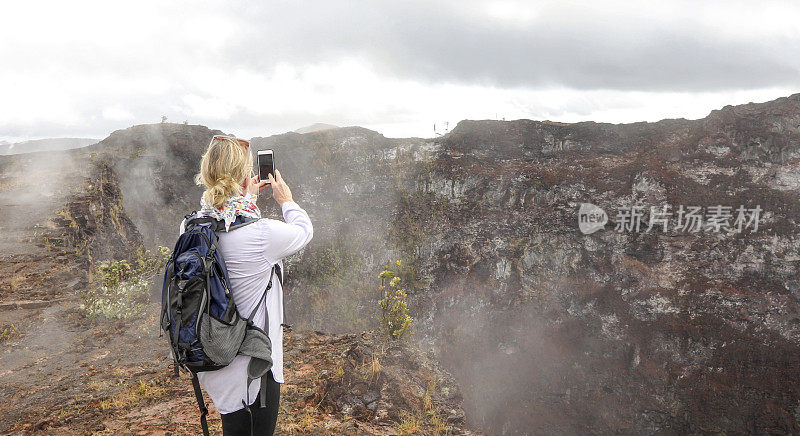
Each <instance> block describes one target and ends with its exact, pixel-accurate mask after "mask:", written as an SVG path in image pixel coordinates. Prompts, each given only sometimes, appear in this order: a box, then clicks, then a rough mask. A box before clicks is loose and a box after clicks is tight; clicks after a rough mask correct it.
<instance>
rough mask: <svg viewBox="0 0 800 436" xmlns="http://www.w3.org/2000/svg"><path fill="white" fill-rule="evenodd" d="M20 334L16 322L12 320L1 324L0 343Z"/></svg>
mask: <svg viewBox="0 0 800 436" xmlns="http://www.w3.org/2000/svg"><path fill="white" fill-rule="evenodd" d="M19 336H20V335H19V330H17V326H15V325H14V324H12V323H10V322H4V323H2V324H0V344H4V343H6V342H9V341H11V340H13V339H16V338H18V337H19Z"/></svg>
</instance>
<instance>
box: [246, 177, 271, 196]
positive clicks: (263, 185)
mask: <svg viewBox="0 0 800 436" xmlns="http://www.w3.org/2000/svg"><path fill="white" fill-rule="evenodd" d="M265 189H267V181H266V180H265V181H263V182H259V181H258V176H255V177H252V178H251V177H245V178H244V194H250V195H253V196H256V195H258V193H259V192H261V191H263V190H265Z"/></svg>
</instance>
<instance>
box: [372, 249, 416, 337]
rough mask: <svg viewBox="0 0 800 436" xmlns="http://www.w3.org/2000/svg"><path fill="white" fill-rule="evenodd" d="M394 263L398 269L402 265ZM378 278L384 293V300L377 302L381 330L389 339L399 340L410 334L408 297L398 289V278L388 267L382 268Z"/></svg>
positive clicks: (403, 290)
mask: <svg viewBox="0 0 800 436" xmlns="http://www.w3.org/2000/svg"><path fill="white" fill-rule="evenodd" d="M395 263H396V264H397V266H398V267H399V266H401V265H402V261H400V260H398V261H397V262H395ZM378 277H379V278H380V279H381V290H383V291H385V296H384V298H383V299H381V300H380V301H378V305H379V306H380V309H381V315H380V324H381V328H382V330H383V331H384V332H386V334H387V335H388V336H389V337H390V338H392V339H400V338H401V337H403V335H405V334H406V333H410V332H411V325H412V324H414V318H412V317H411V316H409V315H408V304H407V303H406V298H407V297H408V295H407V294H406V290H405V289H401V288H400V287H399V285H400V281H401V280H400V277H397V276H396V275H395V273H394V271H391V270H390V269H389V268H388V267H384V269H383V271H382V272H381V273H380V274H379V275H378ZM387 281H388V286H387Z"/></svg>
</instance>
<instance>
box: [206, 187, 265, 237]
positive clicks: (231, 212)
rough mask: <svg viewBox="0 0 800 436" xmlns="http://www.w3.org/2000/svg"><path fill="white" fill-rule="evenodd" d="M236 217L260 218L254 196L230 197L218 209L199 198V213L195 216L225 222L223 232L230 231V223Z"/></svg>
mask: <svg viewBox="0 0 800 436" xmlns="http://www.w3.org/2000/svg"><path fill="white" fill-rule="evenodd" d="M237 215H241V216H244V217H248V218H261V211H260V210H259V209H258V206H256V196H254V195H251V194H245V195H243V196H242V195H232V196H230V197H228V198H227V199H226V200H225V202H224V203H223V204H222V207H218V208H217V207H214V206H212V205H210V204H208V203H206V201H205V199H204V198H202V197H201V198H200V211H199V212H198V213H197V216H210V217H212V218H214V219H218V220H223V221H225V231H228V230H229V229H230V227H231V223H232V222H234V221H235V220H236V216H237Z"/></svg>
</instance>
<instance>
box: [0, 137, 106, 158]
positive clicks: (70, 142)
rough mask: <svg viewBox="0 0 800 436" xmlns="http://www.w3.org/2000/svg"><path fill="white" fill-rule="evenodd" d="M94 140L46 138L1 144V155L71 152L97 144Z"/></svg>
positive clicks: (3, 142)
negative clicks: (74, 149) (71, 150)
mask: <svg viewBox="0 0 800 436" xmlns="http://www.w3.org/2000/svg"><path fill="white" fill-rule="evenodd" d="M97 142H98V140H97V139H92V138H45V139H34V140H30V141H24V142H16V143H13V144H9V143H8V142H6V141H2V142H0V154H20V153H31V152H34V151H48V150H70V149H73V148H80V147H86V146H87V145H91V144H95V143H97Z"/></svg>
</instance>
